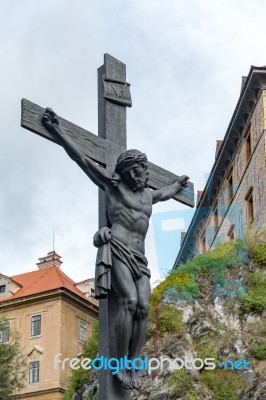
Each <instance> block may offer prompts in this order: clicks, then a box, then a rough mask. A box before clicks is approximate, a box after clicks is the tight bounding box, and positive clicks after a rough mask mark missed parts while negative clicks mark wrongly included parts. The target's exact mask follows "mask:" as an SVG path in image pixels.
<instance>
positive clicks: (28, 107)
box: [21, 99, 106, 166]
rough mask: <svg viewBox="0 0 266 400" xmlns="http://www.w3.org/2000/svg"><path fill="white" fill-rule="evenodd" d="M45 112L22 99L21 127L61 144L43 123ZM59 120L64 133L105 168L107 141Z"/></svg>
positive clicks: (61, 119)
mask: <svg viewBox="0 0 266 400" xmlns="http://www.w3.org/2000/svg"><path fill="white" fill-rule="evenodd" d="M44 112H45V109H44V108H42V107H40V106H38V105H37V104H34V103H32V102H31V101H29V100H26V99H22V101H21V126H22V127H23V128H26V129H28V130H30V131H31V132H34V133H37V135H40V136H42V137H43V138H45V139H48V140H51V141H52V142H54V143H57V144H59V143H58V142H57V141H56V140H55V138H54V137H53V136H52V135H51V133H49V132H48V130H47V129H46V128H45V126H44V125H43V123H42V117H43V114H44ZM58 118H59V123H60V126H61V127H62V129H63V130H64V132H66V133H67V134H68V135H69V136H70V137H71V138H72V139H73V141H74V142H76V143H77V144H78V145H79V146H80V148H81V149H82V150H83V152H84V154H86V155H87V156H88V157H90V158H91V159H93V160H94V161H96V162H97V163H99V164H101V165H104V166H105V163H106V141H105V140H104V139H103V138H101V137H99V136H96V135H94V134H93V133H91V132H89V131H86V130H85V129H83V128H80V127H79V126H77V125H75V124H72V123H71V122H69V121H67V120H66V119H64V118H62V117H58Z"/></svg>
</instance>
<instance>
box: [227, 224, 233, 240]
mask: <svg viewBox="0 0 266 400" xmlns="http://www.w3.org/2000/svg"><path fill="white" fill-rule="evenodd" d="M227 236H228V238H229V240H235V225H231V226H230V229H229V231H228V233H227Z"/></svg>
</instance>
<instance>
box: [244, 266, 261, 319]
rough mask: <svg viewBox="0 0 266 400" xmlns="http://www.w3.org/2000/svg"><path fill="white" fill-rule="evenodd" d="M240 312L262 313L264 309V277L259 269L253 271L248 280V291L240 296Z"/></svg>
mask: <svg viewBox="0 0 266 400" xmlns="http://www.w3.org/2000/svg"><path fill="white" fill-rule="evenodd" d="M240 301H241V307H240V312H241V313H242V314H243V313H247V312H251V311H254V312H258V313H262V312H263V310H264V309H266V277H265V276H264V275H263V273H262V272H261V271H257V272H254V274H253V275H252V276H251V279H250V281H249V287H248V292H247V294H246V295H244V296H243V297H241V298H240Z"/></svg>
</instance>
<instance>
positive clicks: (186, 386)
mask: <svg viewBox="0 0 266 400" xmlns="http://www.w3.org/2000/svg"><path fill="white" fill-rule="evenodd" d="M167 383H168V386H169V389H170V391H171V393H172V394H174V395H176V396H177V397H181V396H185V395H186V394H187V395H188V393H189V392H190V393H191V392H192V391H193V382H192V379H191V377H190V376H189V375H188V374H187V373H186V371H185V370H184V369H178V370H175V371H174V372H173V373H172V374H171V375H170V376H169V377H168V378H167Z"/></svg>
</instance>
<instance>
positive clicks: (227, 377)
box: [200, 369, 244, 400]
mask: <svg viewBox="0 0 266 400" xmlns="http://www.w3.org/2000/svg"><path fill="white" fill-rule="evenodd" d="M200 380H201V381H202V382H203V383H205V384H206V385H207V386H208V387H209V388H210V389H211V390H212V391H213V400H225V399H226V400H239V396H238V395H237V394H236V391H237V390H238V389H241V388H243V386H244V383H243V382H241V381H240V380H239V379H238V377H237V375H236V374H235V373H233V372H231V371H223V370H218V369H215V370H212V371H203V372H202V374H201V375H200Z"/></svg>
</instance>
